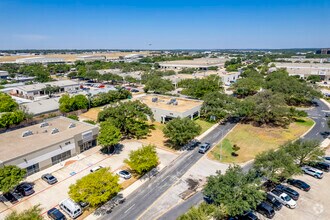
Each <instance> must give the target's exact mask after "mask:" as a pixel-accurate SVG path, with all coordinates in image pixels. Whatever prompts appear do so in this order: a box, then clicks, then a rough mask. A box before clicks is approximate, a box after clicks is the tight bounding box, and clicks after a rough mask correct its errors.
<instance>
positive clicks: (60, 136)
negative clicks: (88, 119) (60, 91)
mask: <svg viewBox="0 0 330 220" xmlns="http://www.w3.org/2000/svg"><path fill="white" fill-rule="evenodd" d="M46 121H47V122H48V123H49V126H47V127H43V128H40V124H36V125H32V126H28V127H25V128H20V129H17V130H13V131H9V132H6V133H2V134H0V152H1V154H0V160H1V161H9V160H12V159H15V158H18V157H21V156H24V155H27V154H30V153H32V152H35V151H39V150H41V149H44V148H47V147H49V146H52V145H55V144H57V143H60V142H62V141H65V140H68V139H70V138H73V137H74V136H75V135H77V134H80V133H83V132H86V131H90V130H91V129H93V128H95V127H96V126H94V125H91V124H87V123H84V122H79V121H75V120H72V119H69V118H65V117H62V116H60V117H56V118H52V119H49V120H45V122H46ZM71 123H74V124H75V125H76V127H74V128H69V125H70V124H71ZM53 128H57V129H58V130H59V132H58V133H56V134H51V131H52V129H53ZM46 130H47V132H45V131H46ZM25 131H32V132H33V135H30V136H27V137H22V133H23V132H25Z"/></svg>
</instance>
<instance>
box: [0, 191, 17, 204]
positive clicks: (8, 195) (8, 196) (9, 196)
mask: <svg viewBox="0 0 330 220" xmlns="http://www.w3.org/2000/svg"><path fill="white" fill-rule="evenodd" d="M3 197H5V198H6V199H7V201H9V202H11V203H12V204H15V203H17V202H18V200H17V199H16V197H15V196H14V195H13V194H12V193H11V192H7V193H4V194H3Z"/></svg>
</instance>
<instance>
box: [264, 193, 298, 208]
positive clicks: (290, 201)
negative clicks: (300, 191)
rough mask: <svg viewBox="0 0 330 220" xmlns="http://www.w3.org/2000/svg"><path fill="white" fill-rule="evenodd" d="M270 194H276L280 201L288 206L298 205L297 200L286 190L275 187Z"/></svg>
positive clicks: (294, 206)
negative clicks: (285, 191)
mask: <svg viewBox="0 0 330 220" xmlns="http://www.w3.org/2000/svg"><path fill="white" fill-rule="evenodd" d="M269 194H270V195H272V196H274V197H275V198H276V199H277V200H278V201H279V202H280V203H282V204H283V205H285V206H286V207H288V208H291V209H294V208H296V207H297V203H296V201H294V200H293V199H292V198H291V197H290V196H288V195H287V194H286V193H284V192H281V191H279V190H276V189H274V190H272V191H270V192H269Z"/></svg>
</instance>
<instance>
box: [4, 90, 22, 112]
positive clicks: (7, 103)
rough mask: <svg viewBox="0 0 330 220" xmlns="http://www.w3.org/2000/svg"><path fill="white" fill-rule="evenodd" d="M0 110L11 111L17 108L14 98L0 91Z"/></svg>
mask: <svg viewBox="0 0 330 220" xmlns="http://www.w3.org/2000/svg"><path fill="white" fill-rule="evenodd" d="M0 100H1V102H0V112H12V111H14V110H16V109H18V104H17V102H15V100H14V99H13V98H12V97H10V95H7V94H6V93H3V92H0Z"/></svg>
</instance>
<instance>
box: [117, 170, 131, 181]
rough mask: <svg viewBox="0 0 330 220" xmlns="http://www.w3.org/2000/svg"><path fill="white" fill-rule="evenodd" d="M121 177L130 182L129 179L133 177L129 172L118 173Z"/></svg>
mask: <svg viewBox="0 0 330 220" xmlns="http://www.w3.org/2000/svg"><path fill="white" fill-rule="evenodd" d="M117 174H118V175H119V176H120V177H122V178H124V179H125V180H128V179H129V178H131V177H132V175H131V174H130V172H128V171H127V170H121V171H119V172H118V173H117Z"/></svg>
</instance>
